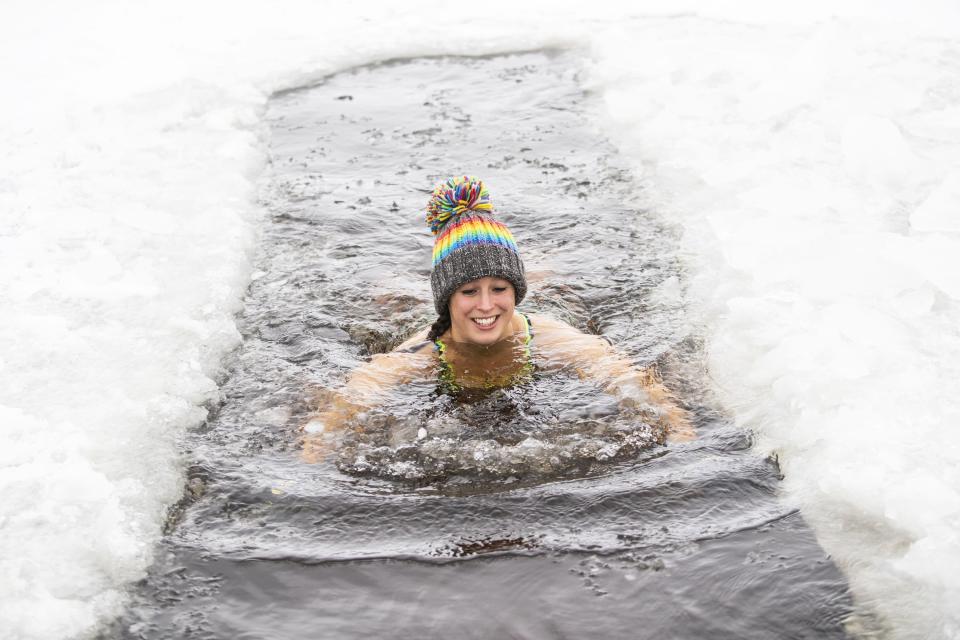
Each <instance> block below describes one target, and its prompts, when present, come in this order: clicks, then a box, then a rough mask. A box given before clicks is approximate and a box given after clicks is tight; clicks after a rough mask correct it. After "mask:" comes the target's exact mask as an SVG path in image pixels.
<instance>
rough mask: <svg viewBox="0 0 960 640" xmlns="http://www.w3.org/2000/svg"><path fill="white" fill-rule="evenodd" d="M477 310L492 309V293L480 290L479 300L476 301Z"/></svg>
mask: <svg viewBox="0 0 960 640" xmlns="http://www.w3.org/2000/svg"><path fill="white" fill-rule="evenodd" d="M477 302H478V304H477V308H479V309H492V308H493V293H492V292H490V291H487V290H485V289H481V290H480V299H479V300H478V301H477Z"/></svg>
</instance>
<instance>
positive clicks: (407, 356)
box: [303, 343, 434, 462]
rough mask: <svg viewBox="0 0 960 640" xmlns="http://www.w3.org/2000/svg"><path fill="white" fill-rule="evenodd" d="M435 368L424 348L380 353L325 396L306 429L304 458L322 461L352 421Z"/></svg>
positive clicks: (304, 428)
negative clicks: (400, 387)
mask: <svg viewBox="0 0 960 640" xmlns="http://www.w3.org/2000/svg"><path fill="white" fill-rule="evenodd" d="M414 344H415V343H414ZM401 346H402V345H401ZM433 366H434V355H433V353H432V350H426V349H424V350H423V351H418V352H414V353H410V352H403V351H391V352H390V353H384V354H378V355H375V356H373V358H371V359H370V361H369V362H367V363H364V364H363V365H361V366H359V367H357V369H355V370H354V371H353V372H352V373H351V374H350V377H349V378H348V379H347V382H346V383H345V384H344V385H343V386H341V387H340V388H338V389H337V390H336V391H333V392H331V393H329V394H324V395H327V397H325V398H323V399H322V400H321V402H322V403H323V406H322V407H321V408H320V411H319V412H318V413H316V414H315V415H314V416H313V417H312V418H311V419H310V420H308V421H307V423H306V424H305V425H304V426H303V431H304V438H303V459H304V460H306V461H307V462H319V461H320V460H322V459H323V458H324V457H326V455H327V454H329V453H330V451H331V449H332V448H333V446H334V444H335V442H336V439H337V437H338V435H339V432H340V431H342V430H343V428H344V426H345V425H346V424H347V423H348V422H349V421H350V420H351V419H353V418H354V417H355V416H356V415H357V414H359V413H361V412H363V411H367V410H368V409H371V408H373V407H375V406H377V405H378V404H381V403H382V402H383V400H384V399H385V398H386V395H387V393H389V391H390V389H392V388H394V387H396V386H399V385H403V384H407V383H409V382H412V381H414V380H417V379H419V378H422V377H423V376H424V375H425V374H427V372H429V371H431V370H432V368H433Z"/></svg>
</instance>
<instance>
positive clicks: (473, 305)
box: [449, 277, 516, 345]
mask: <svg viewBox="0 0 960 640" xmlns="http://www.w3.org/2000/svg"><path fill="white" fill-rule="evenodd" d="M515 306H516V301H515V294H514V292H513V285H512V284H510V281H509V280H504V279H502V278H491V277H486V278H480V279H479V280H472V281H470V282H468V283H466V284H465V285H462V286H461V287H460V288H459V289H457V290H456V291H454V293H453V295H452V296H450V303H449V309H450V335H451V337H452V338H453V340H455V341H457V342H471V343H473V344H482V345H489V344H494V343H495V342H499V341H500V340H503V339H505V338H508V337H510V335H511V334H512V333H513V309H514V307H515Z"/></svg>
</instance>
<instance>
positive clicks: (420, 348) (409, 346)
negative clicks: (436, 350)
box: [393, 327, 433, 353]
mask: <svg viewBox="0 0 960 640" xmlns="http://www.w3.org/2000/svg"><path fill="white" fill-rule="evenodd" d="M429 333H430V327H424V328H423V329H421V330H420V331H417V332H416V333H415V334H413V335H412V336H410V337H409V338H407V339H406V340H404V341H403V342H402V343H401V344H400V345H398V346H397V347H396V348H395V349H394V350H393V351H394V352H395V353H420V352H424V351H427V350H428V349H432V348H433V342H432V341H430V340H428V339H427V334H429Z"/></svg>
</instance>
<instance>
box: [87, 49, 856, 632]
mask: <svg viewBox="0 0 960 640" xmlns="http://www.w3.org/2000/svg"><path fill="white" fill-rule="evenodd" d="M577 69H578V66H577V61H576V59H575V58H574V57H573V56H572V55H570V54H552V53H530V54H522V55H514V56H502V57H494V58H480V59H463V58H443V59H421V60H414V61H400V62H395V63H389V64H382V65H376V66H371V67H364V68H360V69H356V70H354V71H350V72H345V73H342V74H338V75H336V76H334V77H331V78H329V79H327V80H326V81H325V82H323V83H322V84H320V85H318V86H316V87H307V88H304V89H302V90H297V91H291V92H287V93H284V94H281V95H278V96H276V97H275V98H274V99H273V100H272V102H271V105H270V110H269V114H268V117H269V124H270V125H271V128H272V129H271V130H272V142H271V149H270V154H271V160H272V163H271V167H270V170H269V171H268V172H267V173H266V175H265V176H264V178H263V183H262V200H263V204H264V207H265V208H266V210H267V211H268V216H267V220H266V222H265V224H264V227H263V233H262V242H261V253H260V255H259V256H258V257H257V264H258V265H259V271H258V273H257V274H256V276H257V277H256V279H255V281H254V282H253V284H252V285H251V287H250V290H249V295H248V298H247V300H246V305H245V310H244V311H243V313H242V314H241V316H240V317H239V319H238V321H239V325H240V328H241V331H242V332H243V334H244V338H245V340H244V343H243V346H242V348H241V349H240V350H239V351H238V352H237V353H236V354H235V355H234V356H233V359H232V363H231V373H230V376H229V378H228V379H227V380H226V381H225V382H224V384H223V386H222V391H223V402H222V404H221V405H220V406H219V407H218V408H217V409H216V411H215V412H214V414H213V415H212V416H211V418H210V420H209V421H208V423H207V424H206V425H205V427H204V428H203V429H200V430H198V431H197V432H195V433H192V434H191V435H190V437H189V438H188V440H187V442H186V443H185V448H186V453H185V456H186V458H187V459H188V460H189V461H190V464H191V466H190V472H189V478H190V480H189V486H188V488H187V492H186V496H187V497H186V498H185V499H184V501H183V503H182V504H181V505H179V506H178V508H177V509H176V510H175V511H174V513H172V514H171V518H170V522H169V526H168V531H167V534H166V536H165V537H164V539H163V542H162V544H161V546H160V549H159V550H158V554H157V561H156V564H155V565H154V566H153V567H152V568H151V570H150V573H149V575H148V577H147V578H146V579H145V580H144V581H143V582H142V583H141V584H139V585H137V588H136V590H135V593H134V596H133V602H132V604H131V606H130V608H129V610H128V612H127V613H126V615H125V616H124V617H123V618H122V619H121V620H120V621H118V622H117V623H116V624H115V625H114V626H113V627H112V628H111V629H110V630H108V631H106V632H105V633H104V637H110V638H301V637H318V638H368V637H373V638H663V637H668V638H758V639H759V638H763V639H767V638H823V637H845V633H844V626H843V624H844V620H845V619H846V618H847V616H848V615H849V612H850V607H851V603H850V598H849V595H848V592H847V587H846V584H845V581H844V579H843V576H842V575H841V574H840V573H839V572H838V570H837V569H836V567H835V566H834V565H833V563H832V562H831V561H830V559H829V558H827V557H826V556H825V554H824V552H823V551H822V549H820V547H819V546H818V545H817V543H816V540H815V539H814V537H813V534H812V533H811V531H810V530H809V528H808V527H807V526H806V524H805V523H804V521H803V519H802V518H801V517H800V516H799V515H798V514H796V513H794V512H793V511H791V510H790V509H789V508H788V507H787V506H785V505H784V504H782V503H781V502H780V501H779V500H778V498H777V495H776V494H777V484H778V481H779V478H778V473H779V471H778V468H777V465H776V463H775V462H774V461H771V460H765V459H761V458H758V457H757V456H756V455H755V454H753V453H752V452H751V450H750V442H749V439H748V437H747V436H746V435H745V434H743V433H741V432H739V431H737V430H736V429H734V428H733V427H732V426H731V425H729V424H728V423H727V422H726V421H725V420H724V418H723V416H722V415H720V414H718V413H717V411H716V410H715V408H714V407H713V406H712V405H711V402H710V398H709V394H708V392H707V390H706V389H704V388H703V386H702V385H703V384H704V375H703V373H702V371H701V369H700V367H699V365H698V362H699V361H700V358H701V355H702V354H701V351H700V348H699V346H698V342H697V340H696V339H695V334H694V333H693V332H692V330H691V328H690V327H689V326H688V324H687V322H686V320H685V317H684V314H683V308H682V306H681V305H680V302H679V300H680V291H681V287H682V282H683V278H682V272H681V270H680V267H679V265H678V263H677V261H676V259H675V256H676V246H675V238H674V237H673V235H672V234H671V232H670V230H669V229H665V228H663V227H662V226H661V225H659V224H658V223H657V222H656V220H655V218H654V216H653V215H652V214H650V213H649V212H646V211H643V210H640V209H638V207H637V205H636V202H637V201H638V200H639V198H638V188H639V187H638V185H637V184H636V182H635V181H633V179H632V178H631V177H630V174H629V173H628V172H627V171H626V170H625V167H624V165H623V160H622V159H621V158H619V157H618V156H617V153H616V151H615V149H614V147H613V146H612V145H611V144H610V143H609V142H608V141H607V140H606V139H605V138H604V137H603V135H602V134H601V133H600V132H599V131H598V129H597V128H596V125H595V124H594V123H596V122H597V119H598V117H599V116H598V115H597V113H596V111H595V109H596V105H595V104H594V101H593V99H592V97H591V96H590V95H589V94H587V93H585V92H584V91H583V90H582V89H581V88H580V84H579V83H578V78H577V73H578V71H577ZM453 173H466V174H473V175H478V176H480V177H482V178H483V179H484V180H485V181H486V182H487V184H488V186H489V188H490V190H491V195H492V198H493V201H494V204H495V205H497V207H498V209H499V211H500V212H501V217H502V218H503V219H504V220H505V221H506V222H507V224H508V225H509V226H510V227H511V229H512V230H513V232H514V235H515V236H516V237H517V240H518V243H519V244H520V247H521V250H522V252H523V256H524V259H525V262H526V264H527V269H528V271H529V272H530V276H531V286H530V294H529V296H528V299H527V301H526V302H525V303H524V304H523V305H522V308H523V309H525V310H527V311H531V312H535V313H548V314H551V315H554V316H556V317H559V318H562V319H564V320H567V321H568V322H570V323H572V324H574V325H576V326H578V327H580V328H581V329H583V330H584V331H588V332H593V333H599V334H603V335H605V336H608V337H609V338H610V339H611V340H612V341H613V342H614V343H615V344H616V345H617V346H618V348H620V349H621V350H622V351H623V352H624V353H625V354H627V355H629V356H630V357H631V358H633V359H634V360H635V361H636V362H637V363H638V364H643V365H647V364H657V365H658V366H659V367H660V369H661V371H662V372H663V374H664V377H665V380H666V381H667V383H668V385H669V386H671V387H672V388H674V389H676V390H677V391H678V393H679V395H681V396H682V398H683V402H684V403H685V404H686V406H688V407H689V408H690V409H691V411H692V412H693V413H694V415H695V416H696V422H697V427H698V430H699V433H700V437H699V438H698V439H697V440H695V441H693V442H691V443H686V444H681V445H667V446H661V445H658V444H656V439H655V438H654V439H644V438H642V437H641V436H642V434H643V433H646V432H645V431H644V429H645V426H644V421H643V416H642V415H630V414H625V413H622V412H620V411H618V410H617V408H616V406H615V403H612V401H611V399H610V398H606V397H605V396H604V394H603V393H602V392H600V391H599V389H597V388H595V387H592V386H591V385H590V384H589V383H587V382H581V381H579V380H577V379H575V378H574V377H571V376H566V377H565V376H564V375H563V374H562V372H561V373H557V374H543V375H539V376H538V378H537V379H536V380H534V381H532V382H528V383H526V384H524V385H520V386H519V387H517V388H514V389H510V390H505V391H502V392H495V393H493V394H491V395H488V396H486V397H484V398H480V399H469V400H463V399H459V400H458V399H451V398H450V397H448V396H441V395H438V394H437V393H436V389H435V388H431V385H420V386H413V387H411V388H407V389H401V390H398V391H397V393H396V394H395V397H394V398H393V400H392V401H391V402H388V403H387V405H386V406H385V407H384V408H383V409H381V410H379V412H374V415H371V416H366V417H365V418H364V419H365V420H367V421H368V426H369V424H374V423H375V424H376V425H378V428H379V429H380V431H379V432H378V433H379V435H378V436H377V438H378V439H375V440H376V441H369V442H363V441H357V440H356V439H354V440H352V441H348V442H347V443H346V445H345V448H344V450H343V452H342V453H341V454H340V455H338V456H334V457H331V458H330V459H328V460H327V461H325V462H324V463H322V464H319V465H306V464H304V463H303V462H301V461H300V459H299V458H298V438H299V434H298V431H297V429H298V427H299V425H300V424H302V423H303V422H304V421H305V419H306V417H307V415H308V413H309V404H310V397H311V396H312V395H313V391H311V390H319V391H318V395H319V396H320V397H322V396H323V389H329V388H332V387H335V386H336V385H337V383H338V382H339V381H340V380H342V379H343V376H344V375H345V374H346V373H347V372H348V371H349V370H351V369H352V368H354V367H355V366H357V365H358V364H360V363H361V362H363V360H364V359H365V358H366V357H368V356H369V355H370V354H371V353H377V352H382V351H386V350H389V349H390V348H391V347H393V346H394V345H396V344H398V343H399V342H400V341H402V340H403V339H404V338H405V337H406V336H407V335H409V334H410V333H411V332H413V331H414V330H415V329H417V328H419V327H421V326H423V325H425V324H427V323H428V322H429V321H431V320H432V319H433V318H432V312H431V309H432V304H431V302H430V300H431V298H430V292H429V270H430V249H431V247H432V237H431V236H430V234H429V232H428V231H427V228H426V226H425V224H424V223H423V213H422V211H423V206H424V204H425V203H426V200H427V198H428V196H429V192H430V190H431V188H432V186H433V184H434V183H436V182H437V181H439V180H441V179H443V178H445V177H447V176H448V175H450V174H453ZM424 424H426V425H428V426H429V432H430V435H429V437H427V438H426V439H422V438H421V439H418V438H417V435H416V434H417V431H418V429H419V427H420V426H422V425H424ZM630 437H633V439H632V440H630V439H629V438H630ZM625 442H632V444H630V445H629V446H627V445H625V444H624V443H625ZM428 446H429V447H434V449H432V450H429V451H428V450H427V449H425V447H428ZM444 447H446V448H444ZM431 452H432V453H431ZM428 454H429V455H428ZM478 455H479V457H478ZM438 460H440V461H442V462H444V461H445V462H446V463H449V464H446V466H441V467H437V461H438Z"/></svg>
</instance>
